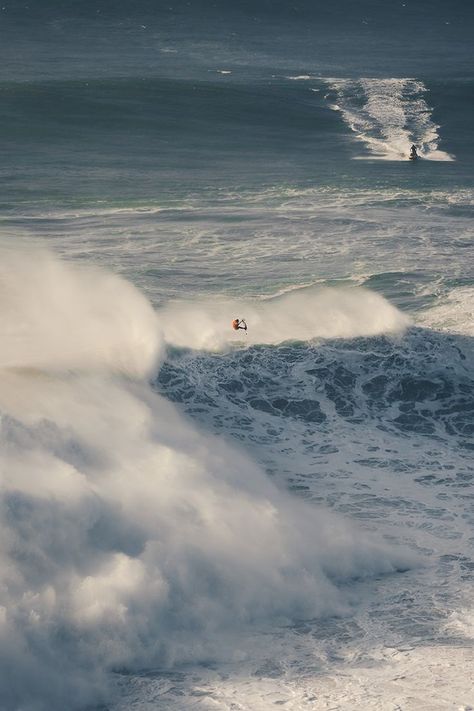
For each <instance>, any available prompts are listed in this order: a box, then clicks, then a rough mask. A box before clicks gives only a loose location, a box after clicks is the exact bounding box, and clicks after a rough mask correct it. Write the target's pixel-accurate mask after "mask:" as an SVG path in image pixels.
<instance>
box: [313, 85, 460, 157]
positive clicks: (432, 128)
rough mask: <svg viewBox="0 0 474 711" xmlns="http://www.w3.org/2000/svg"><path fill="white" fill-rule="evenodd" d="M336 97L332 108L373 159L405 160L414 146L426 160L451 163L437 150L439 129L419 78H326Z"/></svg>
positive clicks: (444, 153) (446, 154)
mask: <svg viewBox="0 0 474 711" xmlns="http://www.w3.org/2000/svg"><path fill="white" fill-rule="evenodd" d="M326 82H327V84H328V85H329V87H330V89H331V91H332V92H334V95H335V102H334V103H333V104H332V106H331V108H333V109H334V110H335V111H340V112H341V115H342V117H343V119H344V121H345V122H346V123H347V125H348V126H349V127H350V129H351V130H352V131H353V132H354V133H355V135H356V137H357V138H358V139H359V140H360V141H362V142H363V143H365V145H366V146H367V148H368V149H369V152H370V153H371V154H372V156H375V157H377V158H379V159H383V160H406V158H407V154H408V151H409V147H410V145H411V144H412V143H415V144H416V146H418V148H419V151H418V152H419V154H420V156H422V157H423V158H424V159H426V160H437V161H451V160H454V158H453V156H451V155H449V154H448V153H446V152H445V151H442V150H440V149H439V148H438V144H439V141H440V137H439V134H438V129H439V128H440V127H439V126H438V125H437V124H436V123H434V121H433V119H432V110H431V108H430V107H429V106H428V104H427V103H426V101H425V98H424V94H425V93H426V91H427V89H426V87H425V85H424V84H423V82H421V81H418V80H416V79H326Z"/></svg>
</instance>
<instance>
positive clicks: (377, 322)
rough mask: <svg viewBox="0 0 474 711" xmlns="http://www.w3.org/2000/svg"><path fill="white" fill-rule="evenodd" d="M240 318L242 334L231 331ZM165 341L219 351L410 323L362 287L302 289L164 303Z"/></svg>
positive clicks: (369, 332) (341, 335)
mask: <svg viewBox="0 0 474 711" xmlns="http://www.w3.org/2000/svg"><path fill="white" fill-rule="evenodd" d="M233 318H245V319H246V321H247V324H248V331H247V334H246V335H244V334H243V332H242V331H237V332H235V331H232V329H231V327H230V322H231V320H232V319H233ZM159 319H160V324H161V327H162V329H163V334H164V338H165V340H166V342H167V343H169V344H172V345H175V346H180V347H187V348H195V349H205V350H219V349H221V348H224V347H225V346H226V345H228V344H229V343H233V342H236V341H242V340H244V341H245V343H248V344H278V343H283V342H284V341H288V340H293V341H308V340H312V339H321V338H324V339H326V338H354V337H356V336H374V335H379V334H381V333H397V332H401V331H403V330H404V329H405V328H406V327H407V326H408V324H409V319H408V317H407V316H406V315H405V314H402V313H401V312H400V311H399V310H398V309H397V308H395V307H394V306H392V304H390V303H389V302H388V301H387V300H386V299H384V298H383V297H382V296H380V295H379V294H376V293H375V292H373V291H369V290H368V289H364V288H362V287H353V288H318V287H307V288H301V289H297V290H295V291H291V292H289V293H286V294H283V295H279V296H275V297H272V298H267V299H262V300H259V301H256V300H253V301H244V300H241V301H240V300H233V301H222V302H215V301H214V302H210V301H206V300H203V301H200V302H197V303H196V302H195V303H193V304H192V305H191V304H189V303H176V304H169V305H168V306H166V307H164V308H162V309H160V311H159Z"/></svg>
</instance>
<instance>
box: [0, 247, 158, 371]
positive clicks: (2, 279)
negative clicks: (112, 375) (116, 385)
mask: <svg viewBox="0 0 474 711" xmlns="http://www.w3.org/2000/svg"><path fill="white" fill-rule="evenodd" d="M0 323H1V325H2V339H1V343H0V368H5V367H15V368H19V367H21V368H37V369H48V370H51V369H61V368H63V369H64V368H68V369H91V368H103V369H105V370H107V371H109V370H116V371H119V372H124V373H127V374H129V375H132V376H139V377H143V376H145V375H147V374H149V373H151V372H152V371H153V370H154V368H155V367H156V365H157V363H158V361H159V358H160V353H161V345H162V340H161V335H160V329H159V325H158V322H157V319H156V315H155V313H154V311H153V309H152V308H151V306H150V304H149V303H148V302H147V300H146V299H145V297H144V296H142V295H141V294H140V293H139V292H138V291H137V290H136V289H135V288H134V287H133V286H131V284H129V283H128V282H126V281H125V280H123V279H121V278H120V277H118V276H115V275H114V274H111V273H109V272H105V271H101V270H99V269H97V268H91V267H88V268H87V269H85V268H81V267H80V266H78V265H77V264H76V265H72V264H66V263H64V262H59V261H58V260H57V259H55V258H53V257H52V256H51V255H50V254H47V253H45V252H41V251H39V250H32V249H26V248H25V249H23V250H11V249H8V248H5V247H3V248H1V249H0Z"/></svg>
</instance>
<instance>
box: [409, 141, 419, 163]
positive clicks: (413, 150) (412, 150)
mask: <svg viewBox="0 0 474 711" xmlns="http://www.w3.org/2000/svg"><path fill="white" fill-rule="evenodd" d="M417 158H418V153H417V152H416V146H415V144H414V143H413V144H412V146H411V148H410V160H416V159H417Z"/></svg>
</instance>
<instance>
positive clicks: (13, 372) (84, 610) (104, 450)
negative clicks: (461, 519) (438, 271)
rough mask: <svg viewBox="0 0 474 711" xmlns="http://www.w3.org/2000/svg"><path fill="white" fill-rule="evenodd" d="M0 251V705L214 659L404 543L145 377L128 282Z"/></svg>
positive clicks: (142, 339)
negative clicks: (201, 427)
mask: <svg viewBox="0 0 474 711" xmlns="http://www.w3.org/2000/svg"><path fill="white" fill-rule="evenodd" d="M2 256H3V259H2V270H3V271H2V279H1V286H2V299H1V304H2V305H1V308H0V316H1V320H2V323H4V324H6V326H7V328H6V331H5V333H6V337H5V338H4V340H3V342H2V347H1V351H0V352H1V356H0V357H1V363H2V365H1V367H0V382H1V388H0V410H1V415H2V420H1V438H2V455H1V471H2V482H1V506H2V523H1V540H2V550H1V556H2V567H1V591H2V602H1V604H2V607H1V610H2V611H3V612H2V618H1V645H0V656H1V660H2V669H3V670H4V675H3V680H2V682H1V683H2V686H1V688H0V696H1V698H2V704H3V708H4V709H5V710H7V709H12V710H13V709H18V708H29V709H64V708H65V706H66V705H67V707H68V708H70V709H73V708H83V707H84V706H85V705H86V704H87V703H91V702H92V701H97V699H99V698H100V697H101V695H102V694H103V693H105V691H106V688H107V677H106V672H108V671H110V670H112V669H117V668H123V667H126V668H128V669H129V670H130V669H132V668H134V667H138V668H140V667H141V666H143V665H146V666H150V665H165V666H166V665H167V664H170V663H172V662H173V663H177V662H191V661H197V660H202V659H205V658H206V657H207V656H208V655H209V654H212V656H213V657H214V658H221V659H222V658H225V657H226V656H228V655H229V654H230V650H231V648H232V630H233V629H234V630H235V629H236V628H239V629H241V628H242V626H245V625H250V624H252V623H255V622H256V621H260V622H261V621H262V620H265V619H267V620H268V619H273V618H286V619H291V618H294V617H297V618H298V617H315V616H326V615H334V614H343V613H345V612H347V610H348V609H349V606H350V598H349V596H347V594H346V593H345V592H344V589H343V586H344V584H345V583H347V582H348V581H350V580H351V579H353V578H359V579H360V578H363V577H366V576H370V575H374V574H379V573H389V572H393V571H395V570H397V569H399V568H401V567H406V566H407V565H409V564H410V560H413V558H412V557H410V556H408V555H407V554H404V553H401V552H397V551H395V550H393V549H391V548H390V547H389V546H388V545H385V544H381V543H375V542H373V541H371V540H370V539H369V538H367V537H366V536H365V535H364V534H362V533H357V534H356V533H355V530H354V528H353V527H352V526H350V525H348V524H347V523H345V522H343V521H342V520H340V519H338V518H337V517H336V515H334V514H330V513H329V512H327V511H325V510H323V509H319V510H318V509H314V508H313V507H309V506H307V505H305V504H304V503H303V502H300V501H298V500H294V499H292V498H290V497H289V496H288V495H287V494H285V493H283V492H281V491H280V490H279V489H277V488H276V487H275V486H274V484H273V483H272V482H270V481H269V479H268V478H267V477H266V476H265V474H264V472H263V470H262V469H261V468H259V466H258V465H256V464H255V463H254V462H253V461H252V460H251V459H250V458H248V457H247V456H246V455H245V453H243V452H242V451H239V450H237V449H236V448H235V447H233V446H232V445H231V444H226V443H224V442H222V441H221V440H219V439H217V438H215V437H213V436H212V435H210V434H204V433H202V432H198V431H197V430H196V429H195V428H194V426H193V425H192V424H191V423H190V422H187V421H186V420H185V419H184V418H183V416H182V415H180V414H179V413H178V411H177V410H176V409H175V407H174V406H173V405H172V404H170V403H169V402H168V401H167V400H165V399H164V398H163V397H162V396H160V395H158V394H156V393H154V392H153V391H152V390H151V389H150V387H149V385H147V383H146V380H144V378H145V376H146V375H147V374H150V372H151V367H152V365H154V364H155V363H156V354H157V352H159V348H160V337H159V331H158V329H157V324H156V321H155V320H154V317H153V312H152V310H151V309H150V306H149V305H148V303H147V302H146V300H145V299H144V298H143V297H142V296H141V295H140V294H139V293H138V292H137V291H136V290H135V289H134V288H133V287H132V286H131V285H130V284H128V283H126V282H125V281H123V280H121V279H119V278H118V277H115V276H111V275H109V274H107V273H104V272H101V271H98V270H95V269H92V270H91V269H87V268H77V267H74V268H73V267H72V266H70V265H66V264H63V263H61V262H58V261H57V260H55V259H54V258H52V257H51V256H48V255H38V254H37V253H33V254H29V253H28V252H27V251H22V252H21V253H20V254H17V253H15V252H13V253H12V252H7V253H5V254H3V255H2ZM26 277H28V278H26ZM20 283H21V284H22V288H21V289H18V284H20ZM58 288H60V294H61V296H62V298H61V299H58V292H57V289H58ZM92 304H93V308H92ZM67 314H69V319H70V320H69V327H68V328H67V327H66V318H67ZM125 322H126V323H127V324H129V326H130V329H129V330H127V329H125V328H124V323H125ZM10 335H11V343H10V338H9V336H10ZM85 343H87V349H85V348H83V347H81V345H80V344H82V346H83V345H84V344H85ZM12 344H13V345H12ZM144 344H145V346H146V347H144ZM150 344H151V347H150ZM13 361H15V362H16V367H11V366H12V362H13ZM257 542H258V544H257ZM341 585H342V587H341ZM25 677H27V678H28V684H23V683H19V680H20V679H24V678H25Z"/></svg>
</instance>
